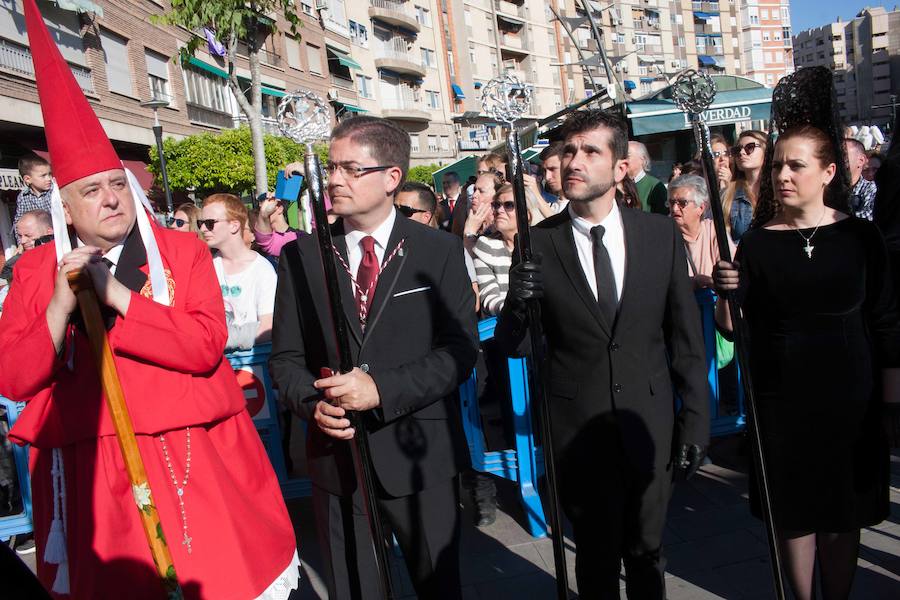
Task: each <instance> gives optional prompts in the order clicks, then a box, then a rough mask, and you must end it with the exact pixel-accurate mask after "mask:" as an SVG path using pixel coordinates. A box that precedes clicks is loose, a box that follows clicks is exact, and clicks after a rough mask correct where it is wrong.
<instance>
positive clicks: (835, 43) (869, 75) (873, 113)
mask: <svg viewBox="0 0 900 600" xmlns="http://www.w3.org/2000/svg"><path fill="white" fill-rule="evenodd" d="M793 43H794V48H795V64H796V66H797V67H798V68H799V67H810V66H820V65H821V66H825V67H828V68H829V69H832V70H833V71H834V84H835V91H836V93H837V100H838V107H839V109H840V113H841V117H842V118H843V119H844V121H845V122H846V123H847V124H848V125H878V126H879V127H881V128H885V127H886V126H887V125H888V124H889V123H890V120H891V108H890V104H891V102H892V98H891V96H892V95H893V96H894V99H893V102H896V96H897V95H898V90H900V11H898V10H896V9H895V10H893V11H890V12H889V11H887V10H885V9H884V8H883V7H876V8H867V9H865V10H862V11H861V12H860V13H859V14H858V15H857V16H856V18H854V19H852V20H850V21H846V22H843V21H837V22H834V23H828V24H826V25H823V26H821V27H816V28H813V29H808V30H806V31H802V32H800V33H798V34H797V35H796V36H794V40H793ZM875 106H881V108H873V107H875Z"/></svg>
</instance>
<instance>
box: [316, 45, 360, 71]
mask: <svg viewBox="0 0 900 600" xmlns="http://www.w3.org/2000/svg"><path fill="white" fill-rule="evenodd" d="M325 47H326V48H327V49H328V51H329V52H331V53H332V54H334V57H335V59H337V61H338V63H340V64H341V65H342V66H345V67H347V68H348V69H356V70H357V71H361V70H362V66H361V65H360V64H359V63H358V62H356V61H355V60H353V58H352V57H351V56H350V55H349V54H347V53H346V52H344V51H343V50H341V49H339V48H335V47H334V46H329V45H327V44H326V45H325ZM328 60H331V59H330V58H329V59H328Z"/></svg>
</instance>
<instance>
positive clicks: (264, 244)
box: [253, 229, 297, 258]
mask: <svg viewBox="0 0 900 600" xmlns="http://www.w3.org/2000/svg"><path fill="white" fill-rule="evenodd" d="M253 235H254V236H255V237H256V243H257V244H259V247H260V248H262V249H263V250H264V251H265V252H266V253H268V254H269V256H274V257H276V258H277V257H278V256H280V255H281V249H282V248H284V246H285V244H287V243H289V242H293V241H294V240H296V239H297V232H296V231H294V230H292V229H289V230H287V231H285V232H284V233H278V232H277V231H273V232H272V233H260V232H259V231H257V232H254V234H253Z"/></svg>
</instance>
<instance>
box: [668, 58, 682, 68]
mask: <svg viewBox="0 0 900 600" xmlns="http://www.w3.org/2000/svg"><path fill="white" fill-rule="evenodd" d="M670 64H671V65H672V66H673V67H676V68H677V67H678V65H680V64H681V63H680V62H678V61H677V60H673V61H672V62H671V63H670Z"/></svg>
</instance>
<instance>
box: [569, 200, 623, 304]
mask: <svg viewBox="0 0 900 600" xmlns="http://www.w3.org/2000/svg"><path fill="white" fill-rule="evenodd" d="M568 211H569V216H571V217H572V233H573V234H574V236H575V250H576V251H577V253H578V261H579V262H580V263H581V270H582V271H584V276H585V278H586V279H587V282H588V285H589V286H590V287H591V291H592V292H593V293H594V298H597V275H596V274H595V273H594V240H593V238H591V228H592V227H594V226H595V225H603V229H604V230H605V233H604V234H603V245H604V246H605V247H606V251H607V252H608V253H609V260H610V262H611V263H612V270H613V277H614V278H615V280H616V300H617V301H621V300H622V287H623V285H624V284H625V230H624V229H623V228H622V215H621V213H620V212H619V206H618V205H617V204H616V202H615V200H614V201H613V203H612V210H610V211H609V214H608V215H606V217H605V218H604V219H603V220H602V221H601V222H600V223H591V222H590V221H588V220H587V219H583V218H581V217H579V216H578V215H576V214H575V211H574V210H572V205H571V204H569V206H568Z"/></svg>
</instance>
